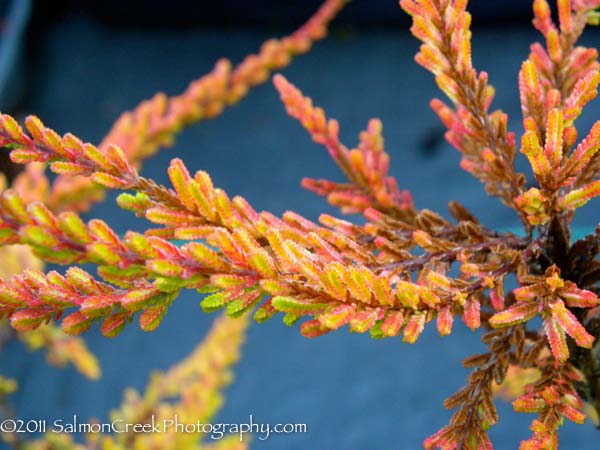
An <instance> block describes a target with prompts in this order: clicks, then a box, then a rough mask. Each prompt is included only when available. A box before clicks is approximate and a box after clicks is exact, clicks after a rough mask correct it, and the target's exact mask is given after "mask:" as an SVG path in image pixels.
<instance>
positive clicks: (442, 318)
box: [436, 306, 454, 336]
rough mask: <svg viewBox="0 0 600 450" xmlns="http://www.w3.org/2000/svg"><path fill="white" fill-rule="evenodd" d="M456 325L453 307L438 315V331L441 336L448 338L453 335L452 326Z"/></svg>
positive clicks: (444, 309)
mask: <svg viewBox="0 0 600 450" xmlns="http://www.w3.org/2000/svg"><path fill="white" fill-rule="evenodd" d="M453 323H454V316H453V315H452V308H451V306H446V307H444V308H442V309H441V310H440V311H439V312H438V315H437V322H436V324H437V329H438V333H440V336H448V335H449V334H450V333H452V324H453Z"/></svg>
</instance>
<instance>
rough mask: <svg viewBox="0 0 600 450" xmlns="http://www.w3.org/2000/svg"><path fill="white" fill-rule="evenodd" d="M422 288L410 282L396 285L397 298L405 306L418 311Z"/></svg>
mask: <svg viewBox="0 0 600 450" xmlns="http://www.w3.org/2000/svg"><path fill="white" fill-rule="evenodd" d="M419 294H420V287H419V286H417V285H416V284H413V283H409V282H408V281H402V280H400V281H398V283H396V296H397V297H398V300H399V301H400V303H401V304H402V305H403V306H407V307H409V308H413V309H416V308H417V306H418V304H419V300H420V296H419Z"/></svg>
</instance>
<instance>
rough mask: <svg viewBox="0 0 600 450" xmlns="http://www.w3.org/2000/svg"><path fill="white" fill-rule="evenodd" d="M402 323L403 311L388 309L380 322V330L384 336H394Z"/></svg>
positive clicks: (398, 331)
mask: <svg viewBox="0 0 600 450" xmlns="http://www.w3.org/2000/svg"><path fill="white" fill-rule="evenodd" d="M402 325H404V313H403V312H402V311H394V310H392V311H388V313H387V315H386V316H385V319H383V322H382V323H381V331H382V333H383V334H384V336H388V337H394V336H397V335H398V333H400V330H401V329H402Z"/></svg>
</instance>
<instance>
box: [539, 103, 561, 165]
mask: <svg viewBox="0 0 600 450" xmlns="http://www.w3.org/2000/svg"><path fill="white" fill-rule="evenodd" d="M563 128H564V123H563V114H562V111H561V110H560V109H559V108H554V109H553V110H552V111H550V113H549V114H548V124H547V127H546V146H545V147H544V153H545V155H546V158H547V159H548V161H549V162H550V164H551V166H552V167H553V168H556V167H558V165H559V164H560V162H561V160H562V145H563Z"/></svg>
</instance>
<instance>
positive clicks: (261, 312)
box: [253, 299, 277, 323]
mask: <svg viewBox="0 0 600 450" xmlns="http://www.w3.org/2000/svg"><path fill="white" fill-rule="evenodd" d="M276 313H277V310H276V309H275V308H273V305H271V299H268V300H266V301H265V302H264V303H263V304H262V305H260V306H259V307H258V308H257V310H256V311H255V313H254V316H253V317H254V320H256V322H258V323H263V322H266V321H267V320H269V319H270V318H271V317H273V316H274V315H275V314H276Z"/></svg>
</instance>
